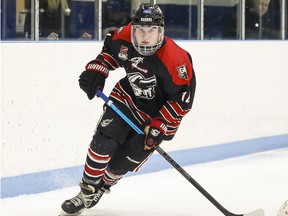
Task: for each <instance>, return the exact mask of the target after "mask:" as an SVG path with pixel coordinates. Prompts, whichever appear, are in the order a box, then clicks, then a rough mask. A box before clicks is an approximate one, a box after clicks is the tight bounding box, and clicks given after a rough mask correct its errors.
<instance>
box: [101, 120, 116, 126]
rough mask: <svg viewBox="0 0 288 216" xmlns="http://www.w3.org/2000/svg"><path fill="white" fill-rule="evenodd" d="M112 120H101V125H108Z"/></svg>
mask: <svg viewBox="0 0 288 216" xmlns="http://www.w3.org/2000/svg"><path fill="white" fill-rule="evenodd" d="M112 121H113V119H104V120H103V121H101V123H100V125H101V127H107V126H108V125H109V124H110V123H111V122H112Z"/></svg>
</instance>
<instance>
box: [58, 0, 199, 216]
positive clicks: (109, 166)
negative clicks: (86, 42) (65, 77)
mask: <svg viewBox="0 0 288 216" xmlns="http://www.w3.org/2000/svg"><path fill="white" fill-rule="evenodd" d="M119 67H123V68H124V69H125V71H126V76H125V77H124V78H122V79H121V80H120V81H119V82H118V83H117V84H116V85H115V86H114V88H113V90H112V92H111V94H110V99H111V100H112V101H113V102H114V104H115V105H116V106H117V107H118V108H119V109H120V110H121V111H122V112H123V113H125V115H127V116H128V118H130V119H131V120H132V121H133V122H134V123H135V124H136V125H137V126H138V127H139V128H141V129H142V130H143V131H145V134H146V135H139V134H137V133H136V132H135V131H134V130H133V129H132V128H131V127H130V126H129V125H128V124H127V123H126V122H124V120H122V119H121V118H120V117H119V116H118V115H117V114H116V113H115V112H114V111H113V110H112V109H111V108H109V107H108V106H104V112H103V115H102V117H101V119H100V120H99V123H98V125H97V130H96V132H95V134H94V136H93V139H92V141H91V143H90V146H89V149H88V153H87V158H86V163H85V166H84V172H83V177H82V180H81V182H80V192H79V194H78V195H77V196H75V197H73V198H71V199H69V200H66V201H64V202H63V204H62V206H61V207H62V210H63V211H62V212H61V213H60V215H61V216H65V215H66V216H67V215H69V216H71V215H79V214H81V212H82V211H83V210H84V209H85V208H91V207H93V206H95V205H96V204H97V203H98V201H99V200H100V198H101V197H102V195H103V194H104V193H108V192H109V191H110V187H111V186H113V185H115V184H116V183H117V182H118V181H119V180H120V179H121V178H122V177H123V176H124V175H125V174H126V173H127V172H129V171H131V172H132V171H138V170H139V168H140V167H141V166H142V165H143V163H145V162H146V161H147V159H148V158H149V156H150V155H151V154H152V153H153V151H154V147H155V146H156V145H159V144H160V143H161V142H162V141H163V140H171V139H172V138H173V137H174V135H175V133H176V131H177V129H178V127H179V125H180V122H181V120H182V118H183V117H184V116H185V115H186V114H187V113H188V112H189V110H190V109H191V107H192V103H193V99H194V93H195V86H196V79H195V75H194V70H193V67H192V59H191V56H190V54H189V53H188V52H187V51H185V50H183V49H182V48H180V47H179V46H177V45H176V43H175V42H173V41H172V40H171V39H169V38H168V37H166V36H164V16H163V13H162V11H161V9H160V8H159V6H157V5H154V6H152V5H140V6H139V8H138V9H137V10H136V11H135V13H134V15H133V17H132V23H130V24H128V25H127V26H124V27H121V28H119V29H116V30H114V31H112V32H109V33H108V34H107V35H106V37H105V39H104V46H103V49H102V51H101V53H100V54H99V55H98V56H97V57H96V59H95V60H92V61H90V62H89V63H88V64H87V65H86V67H85V71H84V72H82V74H81V75H80V78H79V85H80V88H81V89H82V90H83V91H84V92H85V93H86V94H87V96H88V98H89V99H90V100H91V99H93V98H94V96H95V94H96V93H95V92H96V89H103V88H104V84H105V79H106V78H107V77H108V74H109V72H110V71H111V70H114V69H116V68H119Z"/></svg>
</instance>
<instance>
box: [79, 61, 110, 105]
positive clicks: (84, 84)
mask: <svg viewBox="0 0 288 216" xmlns="http://www.w3.org/2000/svg"><path fill="white" fill-rule="evenodd" d="M85 68H86V71H84V72H82V74H81V75H80V77H79V86H80V88H81V89H82V90H83V91H84V92H85V93H86V94H87V96H88V98H89V99H90V100H91V99H93V98H94V96H95V94H96V90H97V89H100V90H103V88H104V85H105V79H106V78H107V76H108V73H109V70H108V68H107V67H106V65H104V64H103V63H102V62H101V61H97V60H93V61H91V62H89V63H88V64H87V65H86V67H85Z"/></svg>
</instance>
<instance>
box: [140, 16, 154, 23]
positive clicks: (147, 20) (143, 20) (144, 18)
mask: <svg viewBox="0 0 288 216" xmlns="http://www.w3.org/2000/svg"><path fill="white" fill-rule="evenodd" d="M152 21H153V20H152V18H151V17H141V22H152Z"/></svg>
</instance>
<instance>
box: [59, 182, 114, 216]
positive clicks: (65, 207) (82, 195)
mask: <svg viewBox="0 0 288 216" xmlns="http://www.w3.org/2000/svg"><path fill="white" fill-rule="evenodd" d="M80 188H81V191H80V192H79V194H78V195H77V196H75V197H73V198H71V199H69V200H65V201H64V202H63V203H62V205H61V208H62V212H61V213H60V214H59V216H77V215H80V214H81V213H82V212H83V210H84V209H85V208H92V207H93V206H95V205H96V204H97V203H98V202H99V200H100V199H101V197H102V196H103V194H104V193H109V192H110V189H109V187H107V186H106V187H105V186H104V185H103V183H102V182H101V184H99V185H97V186H92V185H88V184H86V183H84V182H80Z"/></svg>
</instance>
